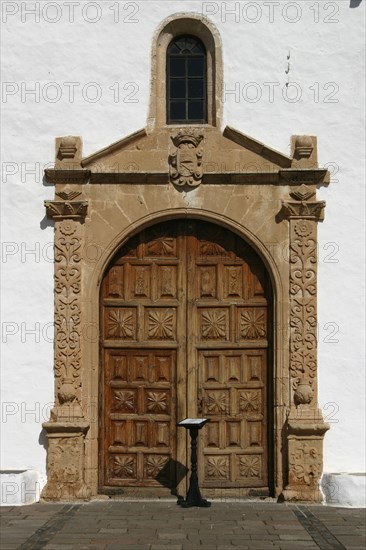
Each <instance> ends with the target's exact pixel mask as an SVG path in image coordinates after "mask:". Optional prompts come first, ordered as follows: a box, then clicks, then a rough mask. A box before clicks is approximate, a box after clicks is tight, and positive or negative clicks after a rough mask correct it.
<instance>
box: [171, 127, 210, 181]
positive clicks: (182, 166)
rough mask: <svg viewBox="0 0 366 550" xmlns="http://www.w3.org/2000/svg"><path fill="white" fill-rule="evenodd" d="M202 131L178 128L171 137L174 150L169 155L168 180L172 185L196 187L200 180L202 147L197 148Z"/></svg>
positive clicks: (201, 173) (201, 137)
mask: <svg viewBox="0 0 366 550" xmlns="http://www.w3.org/2000/svg"><path fill="white" fill-rule="evenodd" d="M202 139H203V133H202V132H201V131H199V130H197V129H187V130H180V131H179V132H178V134H177V135H175V136H173V137H172V141H173V143H174V145H175V146H176V147H177V149H176V150H175V152H174V153H173V154H171V155H170V156H169V174H170V181H171V182H172V183H174V185H178V186H181V187H182V186H185V185H188V186H189V187H197V186H198V185H200V183H201V182H202V175H203V169H202V156H203V149H202V148H200V149H199V148H198V146H199V144H200V142H201V141H202Z"/></svg>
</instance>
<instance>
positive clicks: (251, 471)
mask: <svg viewBox="0 0 366 550" xmlns="http://www.w3.org/2000/svg"><path fill="white" fill-rule="evenodd" d="M260 465H261V457H259V456H256V455H247V456H242V457H240V461H239V471H240V475H241V476H242V477H259V475H260Z"/></svg>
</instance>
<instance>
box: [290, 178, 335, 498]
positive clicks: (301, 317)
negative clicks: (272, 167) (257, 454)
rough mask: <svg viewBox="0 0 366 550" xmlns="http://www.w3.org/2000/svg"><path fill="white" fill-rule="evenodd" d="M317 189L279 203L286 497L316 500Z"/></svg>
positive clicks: (320, 426) (319, 454) (298, 191)
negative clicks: (288, 400) (286, 388)
mask: <svg viewBox="0 0 366 550" xmlns="http://www.w3.org/2000/svg"><path fill="white" fill-rule="evenodd" d="M314 195H315V190H313V189H311V188H309V187H307V186H306V185H301V186H300V187H298V188H295V189H294V190H293V191H292V192H291V196H292V197H293V198H294V199H295V200H294V201H288V202H284V203H283V210H284V213H285V216H286V218H287V219H288V220H289V224H290V254H289V259H290V262H289V263H290V265H289V268H290V272H289V277H290V365H289V370H290V380H291V385H292V404H291V409H290V413H289V417H288V437H287V445H288V449H287V450H288V485H287V487H286V489H285V491H284V492H283V497H284V498H285V499H287V500H310V501H320V500H321V494H320V491H319V479H320V476H321V473H322V467H323V446H322V442H323V437H324V433H325V432H326V431H327V430H328V429H329V426H328V425H327V424H325V423H324V422H323V420H322V416H321V412H320V411H319V410H318V408H317V226H316V225H317V221H318V220H319V219H322V216H323V209H324V206H325V203H324V202H323V201H319V202H317V201H309V200H308V199H311V198H313V197H314Z"/></svg>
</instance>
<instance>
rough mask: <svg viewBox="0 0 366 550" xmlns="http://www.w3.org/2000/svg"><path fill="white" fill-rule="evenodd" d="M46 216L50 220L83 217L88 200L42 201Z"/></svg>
mask: <svg viewBox="0 0 366 550" xmlns="http://www.w3.org/2000/svg"><path fill="white" fill-rule="evenodd" d="M44 205H45V207H46V214H47V218H50V219H52V220H64V219H74V220H82V219H84V218H85V216H86V213H87V208H88V201H44Z"/></svg>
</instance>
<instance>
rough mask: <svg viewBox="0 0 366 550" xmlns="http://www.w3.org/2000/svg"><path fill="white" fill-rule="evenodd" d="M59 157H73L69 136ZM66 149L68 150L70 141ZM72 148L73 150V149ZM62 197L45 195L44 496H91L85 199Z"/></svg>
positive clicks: (67, 194)
mask: <svg viewBox="0 0 366 550" xmlns="http://www.w3.org/2000/svg"><path fill="white" fill-rule="evenodd" d="M64 145H65V147H64V150H63V155H64V157H63V158H71V154H72V153H73V152H72V151H71V145H72V144H71V142H70V143H69V142H68V141H66V143H65V144H64ZM69 145H70V147H69V149H70V150H69V151H68V146H69ZM66 146H67V147H66ZM73 154H74V153H73ZM56 195H58V196H59V197H60V199H61V200H60V201H58V200H56V201H45V206H46V211H47V215H48V217H50V218H52V219H54V220H55V222H56V223H55V245H54V252H55V253H54V262H55V268H54V269H55V274H54V280H55V290H54V300H55V338H54V357H55V360H54V372H55V393H56V396H55V407H54V409H52V411H51V421H50V422H45V423H44V424H43V428H44V429H45V430H46V432H47V436H48V441H49V450H48V464H47V465H48V483H47V485H46V487H45V489H44V491H43V492H42V498H44V499H46V500H58V499H67V500H73V499H80V498H85V499H87V498H89V496H90V490H89V488H88V487H87V486H86V484H85V482H84V454H85V451H84V439H85V434H86V432H87V431H88V429H89V425H88V424H87V423H86V422H85V421H84V419H83V414H82V409H81V392H80V386H81V375H80V374H81V268H80V265H81V246H82V226H81V224H80V221H81V220H83V218H84V216H85V214H86V209H87V201H75V200H73V199H75V198H77V197H79V196H80V195H81V193H80V192H79V191H76V190H74V189H72V188H68V187H66V188H65V189H64V190H63V191H61V192H58V193H56Z"/></svg>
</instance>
